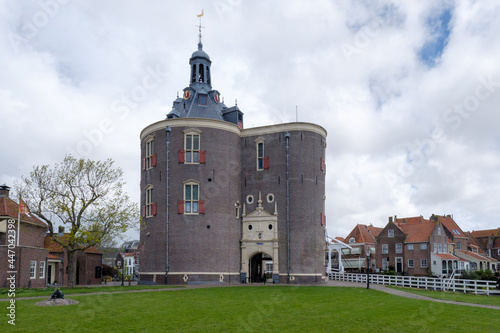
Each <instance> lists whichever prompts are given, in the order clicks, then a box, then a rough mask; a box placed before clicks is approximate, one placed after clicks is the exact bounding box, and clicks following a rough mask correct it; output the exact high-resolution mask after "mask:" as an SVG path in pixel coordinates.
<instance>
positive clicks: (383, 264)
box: [382, 258, 389, 271]
mask: <svg viewBox="0 0 500 333" xmlns="http://www.w3.org/2000/svg"><path fill="white" fill-rule="evenodd" d="M387 268H389V262H388V261H387V258H382V270H383V271H386V270H387Z"/></svg>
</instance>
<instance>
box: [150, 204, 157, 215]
mask: <svg viewBox="0 0 500 333" xmlns="http://www.w3.org/2000/svg"><path fill="white" fill-rule="evenodd" d="M151 215H153V216H156V202H153V203H152V204H151Z"/></svg>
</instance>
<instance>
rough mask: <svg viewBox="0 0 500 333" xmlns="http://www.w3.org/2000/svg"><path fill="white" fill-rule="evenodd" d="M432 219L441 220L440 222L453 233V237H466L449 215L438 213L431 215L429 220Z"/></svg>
mask: <svg viewBox="0 0 500 333" xmlns="http://www.w3.org/2000/svg"><path fill="white" fill-rule="evenodd" d="M433 219H435V220H437V221H439V222H441V224H442V225H443V226H444V227H445V228H446V229H448V231H449V232H450V233H451V234H452V235H453V237H467V235H465V233H464V232H463V231H462V229H461V228H460V227H459V226H458V224H457V223H456V222H455V220H453V218H452V217H451V216H450V215H447V216H440V215H434V214H433V215H432V216H431V218H430V220H431V221H432V220H433Z"/></svg>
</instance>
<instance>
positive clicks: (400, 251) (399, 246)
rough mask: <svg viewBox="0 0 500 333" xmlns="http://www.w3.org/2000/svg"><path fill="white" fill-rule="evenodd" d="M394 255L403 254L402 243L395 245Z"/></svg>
mask: <svg viewBox="0 0 500 333" xmlns="http://www.w3.org/2000/svg"><path fill="white" fill-rule="evenodd" d="M396 253H403V243H396Z"/></svg>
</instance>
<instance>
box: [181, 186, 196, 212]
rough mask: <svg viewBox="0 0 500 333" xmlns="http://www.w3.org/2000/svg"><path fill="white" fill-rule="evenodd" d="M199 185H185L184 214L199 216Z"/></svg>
mask: <svg viewBox="0 0 500 333" xmlns="http://www.w3.org/2000/svg"><path fill="white" fill-rule="evenodd" d="M198 201H199V185H198V184H192V183H190V184H185V185H184V214H198Z"/></svg>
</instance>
